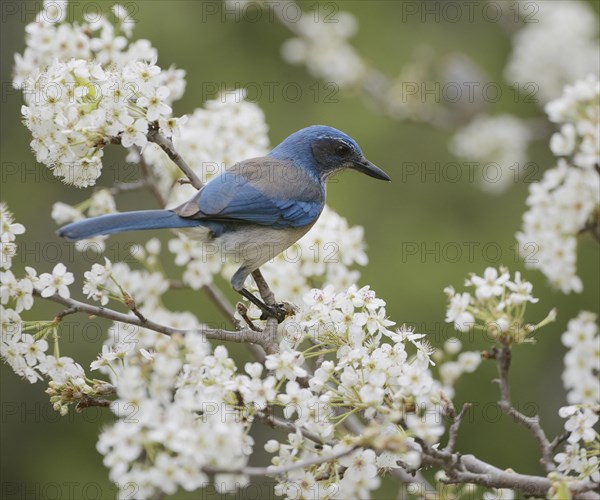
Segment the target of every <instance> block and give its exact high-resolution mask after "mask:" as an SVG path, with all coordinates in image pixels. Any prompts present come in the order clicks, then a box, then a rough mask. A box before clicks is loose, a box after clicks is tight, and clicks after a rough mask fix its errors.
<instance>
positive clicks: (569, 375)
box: [561, 311, 600, 404]
mask: <svg viewBox="0 0 600 500" xmlns="http://www.w3.org/2000/svg"><path fill="white" fill-rule="evenodd" d="M597 321H598V316H597V314H595V313H592V312H588V311H581V312H580V313H579V315H578V316H577V317H576V318H573V319H571V320H570V321H569V323H568V325H567V331H566V332H565V333H563V335H562V337H561V340H562V343H563V345H564V346H565V347H568V348H569V351H568V352H567V354H566V355H565V370H564V372H563V375H562V379H563V385H564V386H565V389H567V391H568V393H567V402H568V403H569V404H579V403H586V404H600V393H599V391H598V373H600V335H599V333H598V323H597Z"/></svg>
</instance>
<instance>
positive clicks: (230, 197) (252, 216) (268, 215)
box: [175, 158, 325, 228]
mask: <svg viewBox="0 0 600 500" xmlns="http://www.w3.org/2000/svg"><path fill="white" fill-rule="evenodd" d="M324 203H325V196H324V190H323V189H322V186H321V184H320V183H319V182H318V180H317V179H314V178H313V177H311V176H310V175H309V174H307V173H306V172H304V171H302V170H301V169H298V168H297V167H295V166H293V165H290V164H289V163H287V162H283V161H280V160H273V159H272V158H257V159H253V160H247V161H245V162H242V163H239V164H237V165H235V166H234V167H232V168H231V169H230V170H227V171H225V172H224V173H222V174H221V175H219V176H217V177H216V178H214V179H212V180H211V181H210V182H209V183H208V184H207V185H206V186H204V187H203V188H202V189H201V190H200V191H199V192H198V194H197V195H196V196H195V197H194V198H192V199H191V200H190V201H189V202H187V203H185V204H184V205H182V206H180V207H178V208H177V209H175V211H176V212H177V213H178V214H179V215H180V216H182V217H189V218H194V219H205V220H214V221H238V222H247V223H254V224H260V225H264V226H271V227H276V228H286V227H300V226H306V225H308V224H312V223H313V222H314V221H315V220H316V219H317V218H318V216H319V214H320V213H321V210H322V209H323V205H324Z"/></svg>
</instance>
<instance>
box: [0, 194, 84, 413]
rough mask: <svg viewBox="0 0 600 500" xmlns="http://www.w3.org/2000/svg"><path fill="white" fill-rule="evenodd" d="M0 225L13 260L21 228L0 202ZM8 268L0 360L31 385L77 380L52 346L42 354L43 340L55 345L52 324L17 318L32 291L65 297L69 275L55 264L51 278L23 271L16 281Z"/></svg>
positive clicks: (1, 290)
mask: <svg viewBox="0 0 600 500" xmlns="http://www.w3.org/2000/svg"><path fill="white" fill-rule="evenodd" d="M0 223H1V234H0V238H1V241H2V244H3V245H5V244H11V245H14V246H13V247H11V254H10V257H11V258H13V257H15V255H16V249H17V247H16V245H15V243H14V240H15V235H19V234H23V233H24V232H25V227H24V226H23V225H22V224H19V223H16V222H14V219H13V216H12V214H11V213H10V212H9V210H8V207H7V206H6V204H5V203H4V202H0ZM9 267H11V261H10V260H3V265H2V268H4V269H6V271H4V272H0V320H1V321H0V356H1V357H2V359H3V360H4V361H5V362H6V363H8V364H9V365H10V367H11V368H12V369H13V370H14V372H15V373H16V374H17V375H20V376H21V377H23V378H25V379H27V380H28V381H29V382H31V383H32V384H33V383H35V382H37V381H38V380H42V379H43V377H44V376H46V377H48V378H50V379H51V380H55V381H58V382H59V383H63V382H65V381H67V380H68V379H70V378H80V377H81V376H82V374H83V370H82V369H81V367H80V366H79V365H78V364H76V363H75V362H74V361H73V360H72V359H71V358H68V357H66V356H63V357H61V356H60V354H59V351H58V348H57V347H56V346H55V350H54V355H48V354H46V351H47V350H48V347H49V346H48V341H47V340H46V339H47V338H48V337H51V338H52V340H53V341H54V343H55V344H56V342H57V333H56V324H55V323H54V322H53V321H45V322H25V321H23V320H22V319H21V316H20V313H21V312H23V311H28V310H30V309H31V308H32V307H33V304H34V299H33V293H34V289H36V290H37V291H38V292H39V293H40V294H41V296H42V297H48V296H50V295H53V294H55V293H58V294H59V295H60V296H62V297H68V296H69V289H68V285H69V284H71V283H72V282H73V275H72V274H71V273H69V272H67V270H66V268H65V266H64V265H63V264H57V265H56V266H55V267H54V270H53V271H52V274H50V273H44V274H42V275H41V276H39V277H38V276H37V272H36V270H35V269H33V268H31V267H26V268H25V270H26V273H27V274H26V275H25V277H23V278H22V279H17V278H16V277H15V275H14V274H13V272H12V271H11V270H10V269H8V268H9ZM5 306H6V307H5ZM56 409H59V407H56Z"/></svg>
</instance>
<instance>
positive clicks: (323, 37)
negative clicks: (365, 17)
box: [281, 11, 367, 87]
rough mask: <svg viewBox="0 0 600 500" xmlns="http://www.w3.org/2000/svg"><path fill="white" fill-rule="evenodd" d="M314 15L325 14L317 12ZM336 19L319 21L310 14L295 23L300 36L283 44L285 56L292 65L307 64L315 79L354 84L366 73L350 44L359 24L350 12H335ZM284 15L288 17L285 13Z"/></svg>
mask: <svg viewBox="0 0 600 500" xmlns="http://www.w3.org/2000/svg"><path fill="white" fill-rule="evenodd" d="M314 14H315V16H318V15H321V16H322V15H323V14H322V13H319V12H318V11H315V12H314ZM333 16H334V17H335V19H333V20H332V21H331V22H327V21H326V20H325V19H323V18H322V19H321V20H319V21H316V20H315V19H314V17H313V16H312V15H310V14H306V15H304V16H302V18H301V19H299V20H298V22H295V23H292V26H293V28H291V29H292V31H293V32H294V33H296V34H297V35H298V36H297V37H295V38H291V39H289V40H286V42H285V43H284V44H283V46H282V47H281V54H282V56H283V59H284V60H285V61H287V62H289V63H291V64H304V65H306V67H307V69H308V71H309V72H310V74H311V75H313V76H314V77H315V78H321V79H323V80H325V81H328V82H335V83H336V84H337V85H339V86H340V87H347V86H353V85H356V84H357V83H359V82H360V80H361V79H362V78H363V77H364V76H365V72H366V69H367V66H366V64H365V63H364V62H363V60H362V59H361V57H360V56H359V55H358V53H357V52H356V51H355V50H354V48H353V47H352V46H351V45H350V44H349V43H348V39H349V38H351V37H352V36H354V34H355V33H356V31H357V28H358V23H357V21H356V18H355V17H354V16H353V15H352V14H350V13H349V12H335V13H334V14H333ZM284 18H285V16H284Z"/></svg>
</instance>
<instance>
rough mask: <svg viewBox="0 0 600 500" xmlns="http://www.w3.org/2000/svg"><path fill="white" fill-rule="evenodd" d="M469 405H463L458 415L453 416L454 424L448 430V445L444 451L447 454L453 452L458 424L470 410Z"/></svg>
mask: <svg viewBox="0 0 600 500" xmlns="http://www.w3.org/2000/svg"><path fill="white" fill-rule="evenodd" d="M471 406H472V405H471V403H465V404H464V405H463V407H462V409H461V410H460V413H459V414H458V415H455V416H454V422H452V425H451V426H450V429H449V430H448V444H446V448H445V450H446V451H447V452H449V453H452V452H453V451H454V447H455V446H456V440H457V439H458V430H459V429H460V424H461V423H462V420H463V418H464V417H465V415H466V414H467V412H468V411H469V409H470V408H471Z"/></svg>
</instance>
